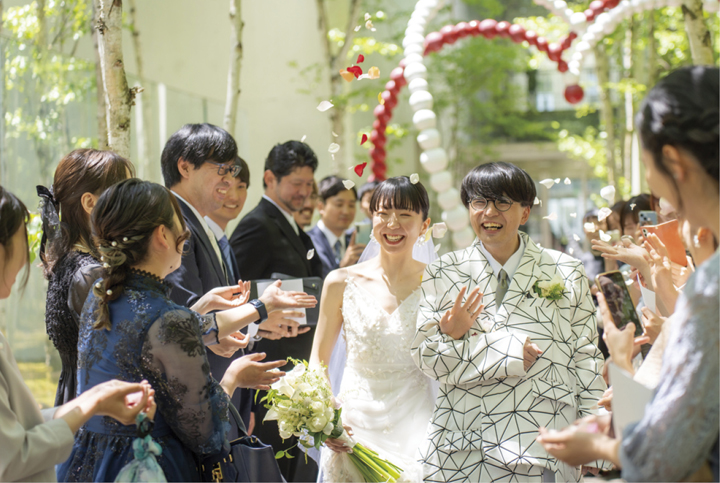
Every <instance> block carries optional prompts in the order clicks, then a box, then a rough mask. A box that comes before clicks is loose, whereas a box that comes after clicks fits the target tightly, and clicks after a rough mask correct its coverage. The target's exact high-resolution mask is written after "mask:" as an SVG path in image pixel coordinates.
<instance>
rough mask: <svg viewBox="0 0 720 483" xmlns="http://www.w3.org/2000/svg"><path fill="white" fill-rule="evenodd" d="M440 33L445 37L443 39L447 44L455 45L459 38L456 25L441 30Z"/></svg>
mask: <svg viewBox="0 0 720 483" xmlns="http://www.w3.org/2000/svg"><path fill="white" fill-rule="evenodd" d="M440 33H441V34H442V35H443V38H444V39H445V43H447V44H454V43H455V41H456V40H457V39H458V38H457V32H455V26H454V25H446V26H444V27H443V28H441V29H440Z"/></svg>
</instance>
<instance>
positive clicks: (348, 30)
mask: <svg viewBox="0 0 720 483" xmlns="http://www.w3.org/2000/svg"><path fill="white" fill-rule="evenodd" d="M359 19H360V0H350V9H349V12H348V21H347V26H346V27H345V42H344V43H343V46H342V48H341V49H340V52H338V54H337V55H336V56H335V58H334V59H333V62H332V64H331V65H332V68H333V70H335V71H339V70H340V69H342V67H343V66H342V65H341V64H344V63H345V57H347V54H348V52H349V51H350V47H351V46H352V43H353V39H354V38H355V27H356V26H357V23H358V20H359Z"/></svg>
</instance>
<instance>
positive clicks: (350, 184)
mask: <svg viewBox="0 0 720 483" xmlns="http://www.w3.org/2000/svg"><path fill="white" fill-rule="evenodd" d="M343 186H345V189H346V190H349V189H352V187H353V186H355V183H354V182H353V181H350V180H349V179H345V180H343Z"/></svg>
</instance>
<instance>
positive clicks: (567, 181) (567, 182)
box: [563, 178, 572, 184]
mask: <svg viewBox="0 0 720 483" xmlns="http://www.w3.org/2000/svg"><path fill="white" fill-rule="evenodd" d="M563 183H565V184H572V181H570V178H565V181H563Z"/></svg>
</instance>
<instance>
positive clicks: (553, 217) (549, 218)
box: [543, 213, 557, 221]
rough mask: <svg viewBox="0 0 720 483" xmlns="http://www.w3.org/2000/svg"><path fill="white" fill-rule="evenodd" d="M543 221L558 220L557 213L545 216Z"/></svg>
mask: <svg viewBox="0 0 720 483" xmlns="http://www.w3.org/2000/svg"><path fill="white" fill-rule="evenodd" d="M543 220H550V221H553V220H557V214H556V213H550V214H549V215H548V216H543Z"/></svg>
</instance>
